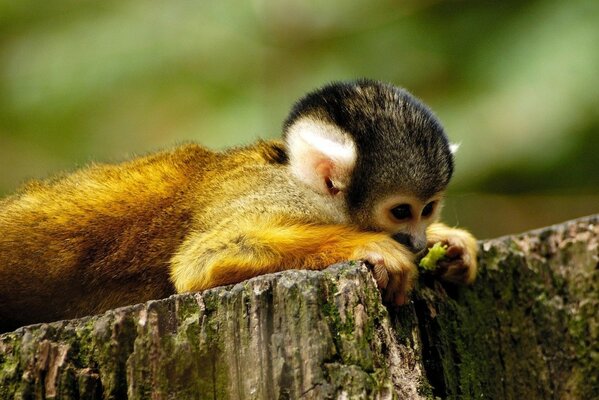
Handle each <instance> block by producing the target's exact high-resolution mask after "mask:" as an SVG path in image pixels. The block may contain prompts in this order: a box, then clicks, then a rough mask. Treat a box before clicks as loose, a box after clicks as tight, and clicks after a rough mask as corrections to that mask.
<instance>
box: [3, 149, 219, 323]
mask: <svg viewBox="0 0 599 400" xmlns="http://www.w3.org/2000/svg"><path fill="white" fill-rule="evenodd" d="M218 157H219V155H218V154H215V153H212V152H209V151H207V150H205V149H203V148H202V147H200V146H197V145H186V146H183V147H180V148H178V149H175V150H173V151H170V152H163V153H158V154H154V155H150V156H147V157H142V158H138V159H135V160H133V161H129V162H126V163H123V164H118V165H95V166H91V167H88V168H86V169H83V170H80V171H78V172H75V173H73V174H71V175H67V176H65V177H62V178H59V179H55V180H53V181H47V182H34V183H31V184H29V185H28V186H26V187H25V188H24V189H23V190H22V191H21V192H20V193H17V194H16V195H13V196H11V197H9V198H7V199H5V200H3V201H1V202H0V331H6V330H10V329H13V328H14V327H16V326H20V325H23V324H27V323H32V322H42V321H50V320H57V319H63V318H73V317H78V316H82V315H88V314H91V313H96V312H100V311H104V310H106V309H109V308H113V307H116V306H121V305H125V304H130V303H135V302H140V301H144V300H148V299H152V298H161V297H165V296H167V295H170V294H172V293H174V288H173V286H172V284H171V283H170V281H169V274H168V262H169V259H170V257H171V256H172V254H173V252H174V251H175V249H176V247H177V246H178V245H179V244H180V243H181V241H182V240H183V238H184V237H185V235H186V233H187V231H188V229H189V226H190V222H191V220H192V218H191V214H192V212H193V210H192V208H193V204H194V202H193V198H192V195H193V193H192V192H193V190H190V188H192V187H194V185H197V182H198V181H201V179H202V176H203V175H204V174H205V173H206V171H208V170H210V169H211V168H213V167H212V165H213V164H215V163H217V162H218Z"/></svg>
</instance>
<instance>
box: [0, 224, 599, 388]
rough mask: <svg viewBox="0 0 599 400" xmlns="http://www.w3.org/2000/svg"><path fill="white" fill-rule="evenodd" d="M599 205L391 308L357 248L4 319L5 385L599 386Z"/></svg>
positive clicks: (503, 246)
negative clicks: (96, 304)
mask: <svg viewBox="0 0 599 400" xmlns="http://www.w3.org/2000/svg"><path fill="white" fill-rule="evenodd" d="M598 243H599V216H592V217H587V218H584V219H580V220H575V221H571V222H567V223H564V224H561V225H557V226H553V227H549V228H545V229H542V230H538V231H534V232H530V233H526V234H523V235H519V236H513V237H504V238H500V239H495V240H490V241H486V242H482V243H481V255H480V259H479V261H480V274H479V278H478V280H477V281H476V283H475V284H474V285H473V286H470V287H458V286H454V285H451V284H447V283H442V282H439V281H437V280H436V279H435V278H434V277H432V276H430V275H426V274H423V275H422V276H421V278H420V281H419V284H418V287H417V288H416V289H415V291H414V293H413V295H412V301H411V302H410V304H409V305H406V306H403V307H400V308H398V309H396V310H395V309H394V310H388V309H387V308H386V307H385V306H384V305H383V304H382V303H381V298H380V295H379V292H378V290H377V288H376V285H375V283H374V281H373V279H372V278H371V276H370V273H369V271H368V269H367V268H366V267H365V266H364V265H363V264H361V263H346V264H343V265H336V266H332V267H330V268H328V269H326V270H324V271H287V272H282V273H278V274H272V275H265V276H261V277H258V278H254V279H251V280H249V281H246V282H242V283H240V284H237V285H233V286H227V287H223V288H217V289H213V290H208V291H205V292H202V293H193V294H185V295H176V296H171V297H170V298H168V299H163V300H156V301H150V302H147V303H145V304H138V305H133V306H129V307H124V308H120V309H116V310H111V311H108V312H106V313H105V314H103V315H99V316H92V317H86V318H82V319H78V320H71V321H60V322H55V323H50V324H40V325H33V326H28V327H23V328H20V329H18V330H16V331H14V332H10V333H6V334H3V335H0V398H1V399H44V398H56V399H126V398H128V399H145V398H151V399H297V398H305V399H322V398H331V399H353V398H364V399H371V398H379V399H392V398H400V399H421V398H431V399H434V398H436V397H438V398H449V399H457V398H464V399H470V398H472V399H521V398H542V399H591V398H599V341H598V339H599V337H598V336H599V313H598V310H599V264H598V262H599V247H598Z"/></svg>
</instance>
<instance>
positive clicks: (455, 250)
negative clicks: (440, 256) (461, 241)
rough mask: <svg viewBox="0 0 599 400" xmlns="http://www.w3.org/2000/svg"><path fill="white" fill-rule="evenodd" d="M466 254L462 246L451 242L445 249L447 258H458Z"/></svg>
mask: <svg viewBox="0 0 599 400" xmlns="http://www.w3.org/2000/svg"><path fill="white" fill-rule="evenodd" d="M462 254H464V249H463V248H462V247H461V246H457V245H454V244H450V245H449V246H448V247H447V250H445V257H447V258H458V257H460V256H461V255H462Z"/></svg>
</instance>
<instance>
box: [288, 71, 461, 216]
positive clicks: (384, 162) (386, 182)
mask: <svg viewBox="0 0 599 400" xmlns="http://www.w3.org/2000/svg"><path fill="white" fill-rule="evenodd" d="M306 116H310V117H312V118H315V119H317V120H323V121H325V122H329V123H333V124H335V125H337V126H339V127H340V128H341V129H342V130H343V131H345V132H347V133H348V134H349V135H350V136H351V137H352V138H353V140H354V141H355V143H356V147H357V151H358V157H357V163H356V167H355V170H354V173H353V176H352V182H351V184H350V187H349V190H348V199H347V200H348V205H349V207H350V209H351V208H354V209H359V208H363V207H365V206H366V207H367V206H368V205H370V204H369V203H373V202H374V201H375V200H376V199H377V198H380V196H381V195H385V194H391V193H395V192H399V191H402V192H404V193H410V194H412V195H414V196H417V197H419V198H421V199H423V200H424V199H427V198H429V197H430V196H431V195H433V194H434V193H436V192H439V191H441V190H444V189H445V187H446V186H447V184H448V183H449V180H450V178H451V176H452V174H453V155H452V153H451V151H450V147H449V142H448V140H447V136H446V135H445V132H444V131H443V128H442V126H441V124H440V123H439V121H438V120H437V118H436V117H435V116H434V115H433V113H432V112H431V111H430V109H429V108H428V107H427V106H426V105H424V104H423V103H422V102H420V101H419V100H418V99H416V98H415V97H414V96H412V95H411V94H410V93H409V92H408V91H406V90H405V89H401V88H398V87H395V86H393V85H390V84H386V83H381V82H377V81H372V80H366V79H362V80H357V81H352V82H334V83H331V84H329V85H327V86H324V87H322V88H320V89H318V90H316V91H314V92H311V93H309V94H308V95H306V96H305V97H304V98H302V99H300V100H299V101H298V102H297V103H296V104H295V105H294V107H293V108H292V110H291V113H290V114H289V116H288V118H287V120H286V121H285V123H284V126H283V129H284V132H286V131H287V129H288V128H289V127H290V126H291V125H292V124H293V123H294V122H295V121H296V120H298V119H300V118H302V117H306Z"/></svg>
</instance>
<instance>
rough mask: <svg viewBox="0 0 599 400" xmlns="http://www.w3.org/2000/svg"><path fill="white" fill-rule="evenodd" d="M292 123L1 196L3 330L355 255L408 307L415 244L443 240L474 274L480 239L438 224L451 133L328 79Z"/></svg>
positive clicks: (395, 93) (452, 257) (372, 86)
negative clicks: (278, 132) (274, 135)
mask: <svg viewBox="0 0 599 400" xmlns="http://www.w3.org/2000/svg"><path fill="white" fill-rule="evenodd" d="M342 99H345V100H344V102H340V101H341V100H342ZM331 106H332V107H336V109H335V110H332V109H330V107H331ZM326 110H328V111H326ZM329 114H330V115H329ZM332 116H336V117H335V118H334V119H331V118H332ZM284 125H285V127H284V135H283V136H284V139H285V143H283V142H278V141H271V142H258V143H256V144H253V145H250V146H248V147H245V148H240V149H233V150H228V151H225V152H212V151H209V150H206V149H204V148H203V147H200V146H198V145H195V144H189V145H185V146H181V147H179V148H176V149H174V150H171V151H165V152H162V153H158V154H154V155H149V156H146V157H141V158H137V159H134V160H132V161H128V162H124V163H122V164H118V165H92V166H90V167H88V168H86V169H83V170H80V171H78V172H75V173H73V174H70V175H66V176H63V177H60V178H57V179H54V180H50V181H46V182H33V183H31V184H29V185H28V186H26V187H25V188H23V190H22V191H21V192H19V193H17V194H15V195H13V196H11V197H8V198H6V199H4V200H2V201H1V202H0V331H6V330H10V329H13V328H15V327H18V326H21V325H25V324H28V323H33V322H44V321H52V320H58V319H63V318H73V317H79V316H83V315H88V314H93V313H98V312H102V311H104V310H107V309H110V308H114V307H117V306H122V305H126V304H132V303H137V302H142V301H146V300H149V299H154V298H162V297H165V296H168V295H170V294H172V293H175V292H185V291H192V290H203V289H207V288H211V287H215V286H219V285H224V284H230V283H236V282H240V281H242V280H244V279H248V278H251V277H253V276H257V275H261V274H265V273H269V272H275V271H281V270H284V269H290V268H304V269H322V268H325V267H327V266H328V265H331V264H334V263H337V262H340V261H346V260H352V259H360V260H366V261H367V262H368V263H369V264H370V265H372V272H373V276H374V278H375V280H376V282H377V284H378V286H379V287H380V288H381V289H382V290H383V291H384V296H385V300H386V301H387V302H390V303H396V304H402V303H405V302H406V299H407V298H406V296H407V293H408V292H409V290H410V289H411V287H412V284H413V280H414V277H415V276H416V267H415V264H414V258H415V255H414V254H413V253H412V251H413V252H419V251H421V250H422V249H423V248H424V246H425V245H426V242H427V241H428V243H429V244H432V243H433V242H437V241H441V242H444V243H445V244H447V245H448V250H447V259H446V260H444V261H443V262H442V264H441V265H440V274H441V275H442V276H443V277H444V278H446V279H448V280H451V281H454V282H466V283H467V282H471V281H472V280H473V279H474V277H475V275H476V241H475V240H474V238H473V237H472V236H471V235H470V234H468V233H467V232H465V231H462V230H459V229H453V228H449V227H447V226H445V225H442V224H439V223H434V221H436V219H437V218H438V215H439V210H440V203H441V199H442V193H443V191H444V190H445V188H446V186H447V184H448V182H449V179H450V177H451V174H452V171H453V156H452V154H451V151H450V147H449V143H448V141H447V138H446V137H445V134H444V133H443V131H442V129H441V128H440V125H439V123H438V122H436V120H435V119H434V116H433V115H432V114H431V113H430V111H428V109H426V108H425V107H424V106H423V105H422V104H421V103H419V102H418V101H417V100H416V99H414V98H413V97H412V96H411V95H409V93H407V92H405V91H402V90H400V89H398V88H394V87H392V86H390V85H386V84H381V83H377V82H373V81H357V82H354V83H349V84H342V83H341V84H332V85H330V86H328V87H325V88H323V89H321V90H319V91H317V92H314V93H312V94H309V95H308V96H306V97H305V98H304V99H303V100H302V101H300V102H299V103H298V104H296V106H295V107H294V108H293V110H292V112H291V114H290V117H289V118H288V119H287V121H286V122H285V124H284ZM427 227H428V228H427ZM410 249H411V251H410Z"/></svg>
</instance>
